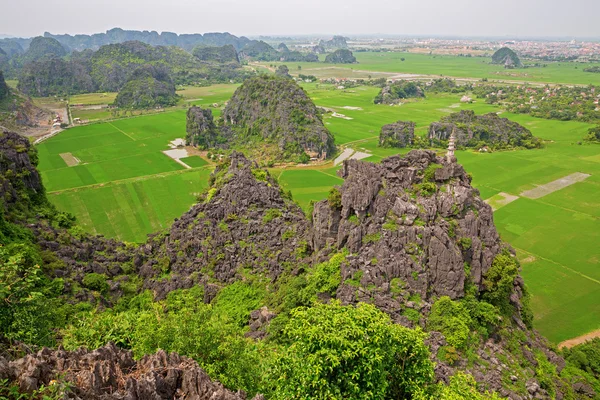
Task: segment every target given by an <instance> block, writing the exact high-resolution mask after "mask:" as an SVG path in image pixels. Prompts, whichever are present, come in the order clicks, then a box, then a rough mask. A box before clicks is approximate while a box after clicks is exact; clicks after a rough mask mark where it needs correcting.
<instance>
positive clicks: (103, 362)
mask: <svg viewBox="0 0 600 400" xmlns="http://www.w3.org/2000/svg"><path fill="white" fill-rule="evenodd" d="M0 371H2V374H3V376H4V377H5V379H9V380H11V381H14V382H17V383H18V385H19V387H20V389H21V390H22V391H24V392H32V391H34V390H36V389H39V388H40V387H41V386H42V385H45V386H48V385H49V384H50V381H52V380H55V379H61V380H64V381H67V382H70V383H71V385H72V386H71V392H72V394H74V395H75V396H77V397H76V398H84V399H103V400H109V399H128V400H142V399H144V400H145V399H153V400H154V399H156V400H161V399H165V400H166V399H195V400H209V399H210V400H216V399H219V400H245V399H246V395H245V393H243V392H237V393H234V392H231V391H230V390H227V389H225V388H224V387H223V385H221V384H220V383H219V382H213V381H211V380H210V378H209V377H208V375H207V374H206V373H205V372H204V371H203V370H202V369H201V368H200V367H199V366H198V364H197V363H196V362H195V361H193V360H191V359H189V358H187V357H181V356H179V355H177V354H176V353H171V354H167V353H165V352H164V351H162V350H159V351H158V352H157V353H156V354H153V355H149V356H146V357H144V358H142V359H141V360H139V361H135V360H134V359H133V354H132V353H131V352H130V351H125V350H122V349H119V348H117V347H116V346H115V345H114V344H112V343H111V344H108V345H106V346H104V347H101V348H99V349H96V350H93V351H88V350H86V349H83V348H82V349H79V350H77V351H71V352H69V351H64V350H60V349H59V350H49V349H47V348H44V349H42V350H40V351H39V352H38V353H36V354H30V355H27V356H25V357H24V358H20V359H17V360H15V361H10V362H8V361H7V360H5V359H3V358H0ZM259 399H262V396H260V395H258V396H256V397H255V400H259Z"/></svg>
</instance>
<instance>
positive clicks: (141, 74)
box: [114, 65, 179, 109]
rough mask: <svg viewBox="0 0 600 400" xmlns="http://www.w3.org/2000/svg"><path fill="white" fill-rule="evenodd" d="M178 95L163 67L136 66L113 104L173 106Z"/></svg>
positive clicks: (124, 105) (133, 106)
mask: <svg viewBox="0 0 600 400" xmlns="http://www.w3.org/2000/svg"><path fill="white" fill-rule="evenodd" d="M178 100H179V97H178V96H177V93H176V92H175V84H174V83H173V81H172V80H171V77H170V76H169V73H168V71H167V70H166V69H165V68H161V67H154V66H151V65H146V66H142V67H139V68H137V69H136V70H135V71H133V74H132V75H131V77H130V78H129V80H128V81H127V83H126V84H125V86H123V87H122V88H121V90H119V93H118V94H117V97H116V99H115V102H114V105H116V106H117V107H121V108H138V109H139V108H155V107H168V106H174V105H175V104H176V103H177V101H178Z"/></svg>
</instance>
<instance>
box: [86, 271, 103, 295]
mask: <svg viewBox="0 0 600 400" xmlns="http://www.w3.org/2000/svg"><path fill="white" fill-rule="evenodd" d="M82 283H83V286H85V287H86V288H88V289H90V290H96V291H98V292H100V293H105V292H107V291H108V289H109V288H110V287H109V285H108V282H106V275H104V274H97V273H95V272H92V273H89V274H87V275H86V276H84V277H83V281H82Z"/></svg>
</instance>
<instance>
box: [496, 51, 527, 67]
mask: <svg viewBox="0 0 600 400" xmlns="http://www.w3.org/2000/svg"><path fill="white" fill-rule="evenodd" d="M492 64H500V65H504V67H505V68H522V67H523V63H522V62H521V60H520V59H519V56H518V55H517V53H515V52H514V51H513V50H511V49H510V48H508V47H502V48H501V49H499V50H497V51H496V52H495V53H494V55H493V56H492Z"/></svg>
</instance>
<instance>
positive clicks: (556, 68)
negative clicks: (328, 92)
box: [262, 52, 600, 85]
mask: <svg viewBox="0 0 600 400" xmlns="http://www.w3.org/2000/svg"><path fill="white" fill-rule="evenodd" d="M354 56H355V57H356V60H357V61H358V64H325V63H318V64H317V63H294V62H288V63H285V64H286V65H288V67H289V68H290V72H291V73H292V74H297V73H298V72H301V73H303V74H305V75H315V76H316V77H318V78H329V77H337V78H368V76H369V75H370V76H372V77H373V78H376V77H380V76H386V77H393V76H395V75H400V74H415V75H428V76H432V77H440V76H445V77H453V78H471V79H483V78H487V79H489V80H490V81H491V80H501V81H515V82H525V81H526V82H543V83H564V84H576V85H589V84H595V85H597V84H600V74H594V73H589V72H584V71H583V69H584V68H587V67H590V66H594V65H600V64H598V63H587V64H581V63H576V62H541V64H542V65H543V66H536V67H533V66H531V67H529V68H525V69H509V70H507V69H505V68H504V66H503V65H493V64H490V61H491V58H488V57H458V56H449V55H436V54H431V55H429V54H420V53H403V52H355V53H354ZM402 58H404V61H402ZM262 64H263V65H264V64H265V63H262ZM266 64H267V65H268V64H275V65H279V64H282V63H266ZM525 64H526V65H527V64H528V63H527V62H525ZM297 65H299V66H301V67H302V70H301V71H297V68H296V66H297ZM398 77H401V76H398Z"/></svg>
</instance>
